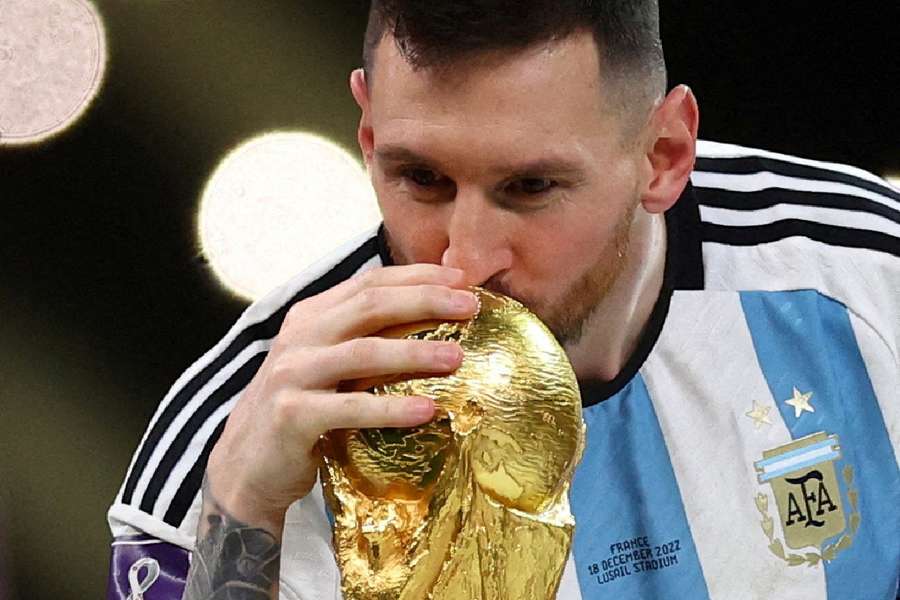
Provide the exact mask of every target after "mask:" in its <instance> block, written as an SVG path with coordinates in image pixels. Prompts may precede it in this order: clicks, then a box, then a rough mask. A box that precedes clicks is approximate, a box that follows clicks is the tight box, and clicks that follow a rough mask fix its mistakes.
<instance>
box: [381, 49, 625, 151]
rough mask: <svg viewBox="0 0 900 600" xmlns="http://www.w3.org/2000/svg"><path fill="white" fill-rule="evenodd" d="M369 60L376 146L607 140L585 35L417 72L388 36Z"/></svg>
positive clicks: (594, 62)
mask: <svg viewBox="0 0 900 600" xmlns="http://www.w3.org/2000/svg"><path fill="white" fill-rule="evenodd" d="M374 63H375V64H374V73H373V74H372V81H370V90H371V97H370V106H371V115H370V117H371V120H372V126H373V128H374V130H375V137H376V143H378V142H379V141H383V142H385V143H398V144H413V145H416V144H429V145H430V144H433V143H444V142H446V143H452V142H453V141H459V142H461V143H466V144H473V143H474V144H478V143H488V142H489V143H490V144H491V145H494V146H497V145H504V144H513V145H518V146H519V147H521V148H523V149H524V148H525V146H526V145H527V144H528V143H529V142H531V143H533V142H534V141H536V140H541V143H542V144H544V145H552V144H554V143H558V144H565V145H570V144H572V143H573V141H574V140H579V139H581V140H586V139H589V138H591V137H594V136H600V137H603V136H608V135H609V134H610V133H611V132H612V128H613V125H614V122H613V121H614V120H613V119H612V115H611V114H610V111H609V109H607V108H605V106H606V102H604V98H605V96H606V94H605V93H604V90H603V89H602V87H603V86H602V80H603V77H602V70H601V64H600V58H599V53H598V52H597V46H596V44H595V42H594V38H593V36H592V35H591V34H590V33H589V32H578V33H575V34H573V35H571V36H569V37H567V38H565V39H563V40H559V41H555V42H545V43H541V44H536V45H534V46H531V47H529V48H526V49H524V50H521V51H514V52H491V53H484V54H479V55H476V56H474V57H472V58H467V59H464V60H461V61H459V62H458V63H454V64H452V65H450V66H449V67H447V68H439V69H427V68H426V69H420V70H414V69H413V67H412V66H411V65H410V64H409V63H408V62H407V61H406V60H405V58H404V57H403V56H402V55H401V54H400V52H399V50H398V49H397V47H396V44H395V42H394V40H393V38H391V37H389V36H386V37H385V38H384V39H383V40H382V41H381V43H380V45H379V46H378V48H377V49H376V51H375V55H374ZM456 138H460V139H459V140H456ZM467 138H473V139H467ZM476 139H477V140H479V141H478V142H476V141H475V140H476ZM470 148H471V149H472V150H475V148H474V147H471V146H470Z"/></svg>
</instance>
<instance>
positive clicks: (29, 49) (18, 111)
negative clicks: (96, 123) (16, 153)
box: [0, 0, 106, 145]
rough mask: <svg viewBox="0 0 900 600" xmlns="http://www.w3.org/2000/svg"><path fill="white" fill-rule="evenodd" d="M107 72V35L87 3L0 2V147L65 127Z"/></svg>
mask: <svg viewBox="0 0 900 600" xmlns="http://www.w3.org/2000/svg"><path fill="white" fill-rule="evenodd" d="M105 68H106V36H105V33H104V31H103V23H102V20H101V17H100V15H99V14H97V10H96V9H95V8H94V5H93V4H91V3H90V2H88V1H86V0H0V145H13V144H30V143H34V142H38V141H41V140H43V139H46V138H48V137H50V136H52V135H54V134H57V133H59V132H60V131H63V130H64V129H66V128H67V127H68V126H69V125H71V124H72V123H74V122H75V121H77V120H78V118H79V117H80V116H81V115H82V114H83V113H84V111H85V110H86V109H87V107H88V105H89V104H90V102H91V100H92V99H93V98H94V96H96V95H97V91H98V90H99V89H100V84H101V82H102V81H103V73H104V70H105Z"/></svg>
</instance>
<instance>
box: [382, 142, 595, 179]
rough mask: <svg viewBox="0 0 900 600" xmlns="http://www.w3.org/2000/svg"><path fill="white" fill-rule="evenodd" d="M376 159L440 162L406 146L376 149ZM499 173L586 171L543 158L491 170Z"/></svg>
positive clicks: (512, 175)
mask: <svg viewBox="0 0 900 600" xmlns="http://www.w3.org/2000/svg"><path fill="white" fill-rule="evenodd" d="M375 158H376V160H378V162H387V163H401V162H407V163H416V164H421V165H423V166H430V167H437V166H438V161H435V160H432V159H430V158H429V157H427V156H425V155H422V154H419V153H417V152H415V151H413V150H411V149H409V148H406V147H405V146H399V145H394V144H385V145H383V146H379V147H378V148H376V149H375ZM491 170H492V171H495V172H498V173H504V174H505V175H506V176H507V177H510V178H516V177H519V178H524V177H534V176H536V175H567V176H572V177H584V176H585V173H584V169H582V168H581V167H580V166H579V165H578V164H577V163H575V162H572V161H570V160H567V159H565V158H560V157H554V158H542V159H538V160H533V161H529V162H524V163H507V164H504V165H498V166H495V167H494V168H492V169H491Z"/></svg>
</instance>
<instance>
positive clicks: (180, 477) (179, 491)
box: [133, 256, 381, 526]
mask: <svg viewBox="0 0 900 600" xmlns="http://www.w3.org/2000/svg"><path fill="white" fill-rule="evenodd" d="M380 264H381V259H380V257H379V256H374V257H372V258H370V259H369V260H367V261H366V262H365V263H363V265H362V266H361V267H359V268H358V269H357V270H356V271H355V272H354V273H353V275H355V274H357V273H361V272H363V271H366V270H369V269H371V268H373V267H377V266H379V265H380ZM270 344H271V340H257V342H255V343H254V344H251V345H250V346H248V347H247V348H245V349H244V351H242V353H241V355H240V356H241V357H242V358H241V359H240V360H238V359H236V360H234V361H232V362H231V363H229V364H228V366H227V368H223V369H222V370H220V371H219V372H217V374H216V375H215V376H214V377H215V380H214V381H210V382H209V384H208V385H207V386H206V387H205V388H204V394H202V395H201V394H199V393H198V394H197V395H196V396H194V397H193V398H191V400H190V401H189V404H188V405H187V406H185V408H184V409H183V411H182V414H180V415H179V422H180V423H182V425H181V426H180V427H176V423H174V422H173V424H172V426H171V427H170V429H169V430H167V431H166V433H165V436H166V439H167V440H176V439H180V440H185V439H189V443H188V444H187V446H186V447H184V444H183V443H182V444H176V446H177V447H174V446H173V445H172V442H171V441H169V443H168V444H167V445H164V444H163V443H162V440H161V441H160V444H159V445H158V447H157V448H156V450H155V451H154V455H156V456H157V458H156V462H155V464H156V466H153V467H152V468H151V465H150V464H149V463H148V468H147V469H146V470H145V473H144V474H142V477H141V480H142V482H143V481H150V480H157V483H156V486H155V488H156V489H157V490H159V491H158V492H157V494H153V496H154V497H150V496H148V497H143V496H141V498H140V506H141V508H142V509H143V510H147V511H148V512H150V511H149V510H148V509H150V507H152V514H154V515H157V516H159V518H166V521H167V522H170V524H172V525H175V526H178V525H180V522H181V521H182V520H183V518H184V514H182V513H183V512H184V511H183V510H182V509H183V508H185V507H186V506H187V502H188V500H190V498H193V497H194V496H195V495H196V493H197V492H198V491H199V485H194V484H193V483H191V485H190V486H189V487H191V489H189V490H186V489H183V488H184V487H185V480H186V478H187V477H188V475H189V474H190V473H191V472H192V471H194V469H195V467H196V466H197V464H198V461H199V460H201V459H202V456H201V454H202V450H203V448H204V447H205V445H206V443H207V442H208V441H209V439H210V438H211V436H212V435H213V434H214V431H215V429H216V427H217V426H218V425H220V424H221V423H222V422H223V421H224V420H225V419H226V418H227V416H228V414H229V413H230V411H231V408H232V407H233V405H234V403H235V402H236V401H237V397H238V395H239V394H238V395H235V396H231V397H229V398H227V399H221V400H218V402H220V404H218V405H215V406H205V403H207V402H208V401H209V396H210V395H212V394H214V393H215V392H217V391H219V390H221V389H222V386H223V385H225V384H226V383H229V384H232V383H233V384H234V387H239V388H240V389H241V390H242V389H243V388H244V387H245V385H246V383H249V380H248V381H246V382H236V383H235V382H231V381H230V378H231V377H232V375H233V373H234V372H236V371H237V370H238V369H240V367H242V366H244V365H245V364H246V363H247V361H248V360H251V359H252V358H253V357H254V356H257V355H258V354H259V352H262V351H267V350H268V347H269V346H270ZM244 359H246V360H244ZM200 406H203V409H204V410H205V411H206V412H209V411H210V410H212V411H213V414H211V416H210V417H209V418H207V419H206V420H205V421H204V422H203V423H202V424H200V425H196V424H195V426H193V427H186V426H185V425H184V423H185V422H187V419H188V418H189V417H190V416H191V415H194V414H196V413H197V412H198V410H199V407H200ZM162 448H165V450H162ZM173 452H174V454H173ZM162 462H165V463H166V464H168V465H172V466H171V467H169V468H168V469H167V470H165V472H162V471H160V470H159V465H160V463H162ZM147 485H149V484H145V486H144V489H145V490H146V487H147ZM188 496H190V498H188ZM175 500H177V502H175V504H178V505H179V506H178V507H173V501H175ZM137 502H138V497H137V495H135V500H134V501H133V504H137ZM173 508H177V510H173ZM173 519H174V520H177V521H178V522H177V523H176V522H171V521H172V520H173Z"/></svg>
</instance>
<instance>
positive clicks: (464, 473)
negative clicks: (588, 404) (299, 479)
mask: <svg viewBox="0 0 900 600" xmlns="http://www.w3.org/2000/svg"><path fill="white" fill-rule="evenodd" d="M476 294H477V297H478V299H479V303H480V308H479V311H478V313H477V314H476V315H475V316H474V317H473V318H472V319H470V320H468V321H461V322H449V323H436V322H432V323H420V324H416V325H411V326H407V327H402V328H393V329H392V330H391V331H387V332H383V335H386V336H388V337H406V338H417V339H430V340H455V341H457V342H459V344H460V345H461V346H462V348H463V351H464V356H465V358H464V359H463V363H462V365H461V366H460V367H459V369H458V370H457V371H456V372H455V373H453V374H451V375H449V376H442V377H429V376H424V377H423V376H408V377H403V378H396V379H392V380H390V381H360V382H355V383H354V384H353V385H352V389H368V390H371V391H372V392H374V393H382V394H398V395H407V394H414V395H419V394H422V395H427V396H430V397H432V398H434V399H435V405H436V407H437V414H436V417H435V419H434V420H433V421H432V422H431V423H427V424H425V425H423V426H420V427H416V428H412V429H399V430H398V429H372V430H359V431H333V432H330V433H329V434H328V435H327V436H325V437H324V438H323V440H322V451H323V454H324V456H325V467H324V468H323V471H322V478H323V481H324V487H325V492H326V499H327V500H328V503H329V506H330V508H331V510H332V512H333V513H334V518H335V525H334V541H335V544H334V545H335V553H336V558H337V561H338V565H339V566H340V569H341V577H342V588H343V593H344V597H345V598H348V600H352V599H358V600H362V599H366V600H371V599H376V600H421V599H422V598H431V599H433V600H504V599H509V598H528V599H529V600H550V599H551V598H555V597H556V590H557V588H558V586H559V581H560V578H561V576H562V571H563V567H564V566H565V563H566V559H567V558H568V554H569V549H570V547H571V543H572V535H573V531H574V526H575V522H574V519H573V517H572V514H571V512H570V510H569V504H568V490H569V485H570V482H571V478H572V474H573V471H574V468H575V465H576V464H577V462H578V460H579V458H580V456H581V452H582V447H583V443H584V422H583V421H582V418H581V398H580V394H579V390H578V384H577V381H576V379H575V374H574V372H573V371H572V367H571V365H570V364H569V362H568V359H567V357H566V355H565V353H564V352H563V350H562V348H561V347H560V346H559V344H558V343H557V341H556V339H555V338H554V337H553V336H552V334H551V333H550V332H549V330H547V328H546V327H545V326H544V324H543V323H541V322H540V321H539V320H538V319H537V317H535V316H534V315H533V314H531V313H530V312H529V311H528V310H527V309H526V308H525V307H524V306H522V305H521V304H520V303H518V302H516V301H514V300H512V299H509V298H506V297H505V296H500V295H496V294H491V293H489V292H487V291H484V290H480V289H476Z"/></svg>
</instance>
